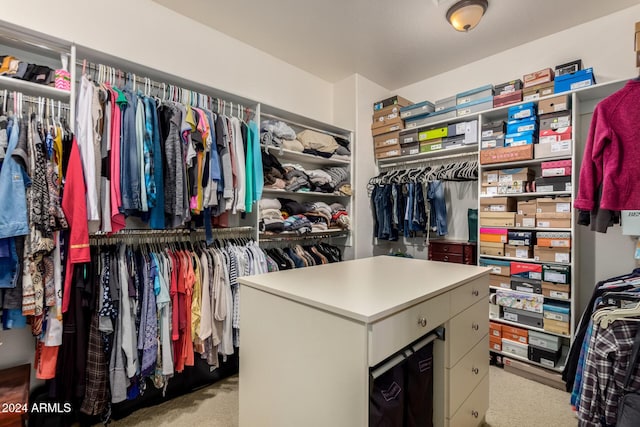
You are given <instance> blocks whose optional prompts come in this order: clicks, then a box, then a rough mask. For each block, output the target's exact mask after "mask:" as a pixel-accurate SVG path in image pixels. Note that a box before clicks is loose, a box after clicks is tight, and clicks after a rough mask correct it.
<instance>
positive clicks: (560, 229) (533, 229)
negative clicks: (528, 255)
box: [480, 212, 571, 233]
mask: <svg viewBox="0 0 640 427" xmlns="http://www.w3.org/2000/svg"><path fill="white" fill-rule="evenodd" d="M481 213H482V212H481ZM510 213H511V212H510ZM480 228H495V229H504V228H506V229H508V230H515V231H565V232H568V233H570V232H571V229H570V228H551V227H547V228H545V227H498V226H482V225H481V226H480Z"/></svg>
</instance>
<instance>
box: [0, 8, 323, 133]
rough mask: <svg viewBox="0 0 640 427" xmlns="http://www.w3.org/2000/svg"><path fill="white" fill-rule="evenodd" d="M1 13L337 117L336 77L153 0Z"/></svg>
mask: <svg viewBox="0 0 640 427" xmlns="http://www.w3.org/2000/svg"><path fill="white" fill-rule="evenodd" d="M0 19H2V20H4V21H7V22H10V23H12V24H15V25H19V26H23V27H26V28H29V29H31V30H35V31H38V32H41V33H44V34H48V35H51V36H54V37H57V38H60V39H63V40H67V41H71V42H75V43H77V44H79V45H82V46H86V47H89V48H92V49H94V50H98V51H101V52H104V53H107V54H109V55H113V56H116V57H119V58H123V59H126V60H129V61H131V62H134V63H137V64H140V65H143V66H146V67H150V68H154V69H157V70H161V71H162V72H165V73H170V74H173V75H175V76H179V77H182V78H184V79H188V80H192V81H194V82H197V83H201V84H204V85H207V86H211V87H213V88H216V89H219V90H223V91H226V92H230V93H233V94H235V95H239V96H242V97H245V98H249V99H253V100H256V101H260V102H264V103H266V104H269V105H272V106H275V107H278V108H281V109H284V110H288V111H293V112H296V113H298V114H300V115H303V116H307V117H310V118H313V119H316V120H321V121H325V122H330V121H331V118H332V107H333V105H332V94H333V92H332V85H331V84H330V83H328V82H326V81H324V80H322V79H320V78H318V77H316V76H313V75H312V74H310V73H308V72H306V71H303V70H301V69H299V68H296V67H294V66H292V65H290V64H287V63H285V62H284V61H281V60H279V59H277V58H275V57H273V56H271V55H268V54H266V53H264V52H262V51H260V50H258V49H255V48H253V47H251V46H249V45H247V44H244V43H242V42H240V41H238V40H236V39H233V38H231V37H229V36H227V35H225V34H223V33H220V32H218V31H216V30H213V29H211V28H209V27H207V26H205V25H202V24H200V23H198V22H196V21H193V20H191V19H189V18H186V17H184V16H181V15H179V14H177V13H175V12H173V11H171V10H170V9H167V8H165V7H163V6H160V5H158V4H157V3H154V2H152V1H151V0H135V1H131V0H110V1H108V2H97V1H85V0H61V1H58V2H56V3H55V4H54V3H51V2H50V1H47V0H29V1H12V2H3V4H2V14H1V15H0ZM78 59H82V58H78ZM125 71H126V70H125Z"/></svg>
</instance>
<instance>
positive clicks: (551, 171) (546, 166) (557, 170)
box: [540, 159, 572, 178]
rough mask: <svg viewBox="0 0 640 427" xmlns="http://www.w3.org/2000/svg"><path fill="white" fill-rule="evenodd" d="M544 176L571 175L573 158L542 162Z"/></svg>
mask: <svg viewBox="0 0 640 427" xmlns="http://www.w3.org/2000/svg"><path fill="white" fill-rule="evenodd" d="M540 166H541V167H542V177H543V178H546V177H550V176H569V175H571V169H572V164H571V160H570V159H567V160H558V161H555V162H542V163H541V165H540Z"/></svg>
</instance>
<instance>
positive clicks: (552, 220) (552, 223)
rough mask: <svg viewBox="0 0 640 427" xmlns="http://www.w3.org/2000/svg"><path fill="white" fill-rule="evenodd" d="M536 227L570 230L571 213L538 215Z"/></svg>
mask: <svg viewBox="0 0 640 427" xmlns="http://www.w3.org/2000/svg"><path fill="white" fill-rule="evenodd" d="M536 227H539V228H571V213H538V214H536Z"/></svg>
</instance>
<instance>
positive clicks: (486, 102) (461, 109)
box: [456, 96, 493, 117]
mask: <svg viewBox="0 0 640 427" xmlns="http://www.w3.org/2000/svg"><path fill="white" fill-rule="evenodd" d="M492 108H493V96H489V97H487V98H482V99H477V100H475V101H471V102H469V103H468V104H464V105H459V106H458V109H457V113H456V115H457V117H464V116H468V115H469V114H474V113H479V112H480V111H486V110H491V109H492Z"/></svg>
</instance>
